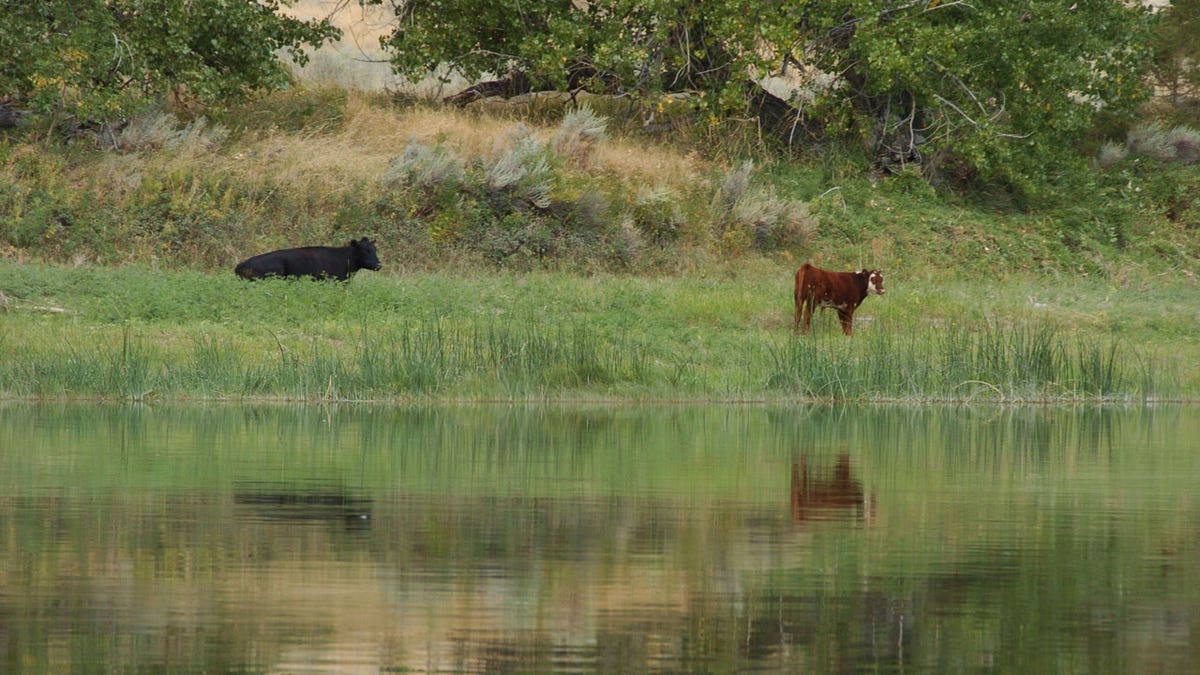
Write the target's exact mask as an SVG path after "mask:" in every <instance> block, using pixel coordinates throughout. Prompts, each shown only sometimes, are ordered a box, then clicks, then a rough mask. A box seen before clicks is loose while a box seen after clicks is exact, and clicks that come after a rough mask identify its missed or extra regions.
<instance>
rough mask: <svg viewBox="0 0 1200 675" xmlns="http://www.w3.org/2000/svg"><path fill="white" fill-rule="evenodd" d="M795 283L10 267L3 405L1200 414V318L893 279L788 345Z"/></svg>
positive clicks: (1088, 289)
mask: <svg viewBox="0 0 1200 675" xmlns="http://www.w3.org/2000/svg"><path fill="white" fill-rule="evenodd" d="M790 272H791V270H790V267H785V266H782V265H778V264H774V263H770V262H766V261H758V262H756V263H747V264H745V265H743V266H741V267H738V266H734V265H730V266H728V267H726V268H724V269H723V270H716V271H714V273H712V274H709V275H706V276H703V277H700V278H690V279H685V278H679V277H665V278H645V277H627V276H593V277H580V276H576V275H570V274H566V273H531V274H518V273H507V272H494V273H490V274H483V273H479V274H470V275H465V276H459V275H450V274H407V275H390V274H387V273H386V272H383V273H376V274H372V273H368V272H362V273H360V274H359V275H358V276H356V277H355V278H354V279H353V280H352V281H351V282H350V283H347V284H336V283H315V282H308V281H299V282H292V281H278V280H271V281H266V282H259V283H248V282H244V281H242V280H240V279H237V278H236V277H235V276H234V275H233V274H232V273H230V272H222V273H215V274H205V273H201V272H192V271H163V270H152V269H149V268H144V267H136V266H133V267H120V268H106V267H93V266H81V267H73V268H68V267H58V266H46V265H22V264H14V263H0V291H3V292H4V294H5V295H6V296H7V298H8V310H7V312H6V313H5V314H4V315H2V318H0V350H3V353H4V354H5V355H6V358H5V359H3V360H2V361H0V394H2V395H3V396H5V397H8V398H16V399H46V398H50V399H60V398H101V399H123V400H154V399H179V400H213V399H234V400H241V399H246V400H257V399H283V400H302V401H366V400H374V401H412V400H444V401H462V400H470V401H481V400H504V401H509V400H511V401H531V400H533V401H536V400H605V401H607V400H616V401H638V400H695V401H892V400H901V401H980V400H989V401H994V400H1001V401H1143V400H1180V399H1186V400H1195V399H1197V398H1198V396H1197V394H1198V392H1200V372H1198V368H1197V365H1196V364H1198V363H1200V346H1198V345H1197V339H1196V337H1194V336H1193V335H1192V332H1193V329H1192V327H1193V326H1194V321H1195V317H1196V316H1197V313H1198V312H1200V301H1195V300H1189V298H1193V297H1195V293H1194V292H1193V291H1191V289H1190V282H1189V281H1186V280H1180V279H1177V278H1173V277H1163V278H1160V279H1158V280H1157V283H1155V284H1154V285H1152V286H1150V287H1148V288H1146V287H1143V286H1138V287H1136V288H1134V287H1131V286H1126V287H1121V286H1117V285H1110V284H1095V283H1090V282H1088V280H1086V279H1082V280H1080V281H1077V282H1075V283H1073V284H1067V283H1058V284H1057V285H1044V284H1043V283H1042V282H1041V280H1040V279H1039V278H1036V277H1029V278H1016V279H1010V280H1006V281H1005V282H1003V283H997V284H994V285H990V286H984V285H981V284H978V283H968V282H947V283H936V282H933V281H926V280H920V279H913V280H909V279H904V278H902V277H898V276H892V277H890V278H889V279H888V280H887V287H888V294H887V295H885V296H882V297H872V298H870V299H868V300H867V301H866V302H865V303H864V304H863V306H862V307H861V308H860V309H859V312H858V314H857V317H856V319H857V322H856V331H855V335H854V336H853V337H852V338H845V337H844V336H842V335H841V332H840V330H839V329H838V327H837V325H836V320H835V318H834V316H833V315H832V313H828V312H826V313H818V314H817V315H816V316H815V317H814V331H813V334H812V335H811V336H809V337H805V338H802V337H797V336H795V335H794V334H793V332H792V329H791V314H792V307H791V300H790V290H791V289H790V283H791V273H790Z"/></svg>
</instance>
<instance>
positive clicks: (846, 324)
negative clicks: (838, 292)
mask: <svg viewBox="0 0 1200 675" xmlns="http://www.w3.org/2000/svg"><path fill="white" fill-rule="evenodd" d="M837 312H838V318H839V319H841V320H842V332H843V333H845V334H846V335H850V334H851V333H853V332H854V312H853V311H851V310H848V309H842V308H840V307H839V308H838V311H837Z"/></svg>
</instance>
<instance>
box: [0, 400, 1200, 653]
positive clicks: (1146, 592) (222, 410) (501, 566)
mask: <svg viewBox="0 0 1200 675" xmlns="http://www.w3.org/2000/svg"><path fill="white" fill-rule="evenodd" d="M864 670H865V671H875V672H878V671H883V672H912V673H925V672H936V671H942V672H944V671H954V672H962V671H965V672H1001V673H1050V672H1054V673H1072V672H1079V673H1104V672H1113V673H1150V672H1170V673H1178V672H1188V671H1191V672H1197V671H1200V410H1197V409H1196V408H1190V407H1161V408H1144V407H1133V408H1094V407H1091V408H1053V407H1050V408H1003V407H977V406H972V407H946V408H937V407H919V408H898V407H897V408H891V407H871V408H782V407H734V406H721V407H653V406H629V407H612V408H608V407H595V408H587V407H583V408H567V407H528V408H527V407H504V406H495V407H486V406H459V407H430V408H403V409H398V408H373V407H334V408H324V407H282V406H279V407H245V406H214V407H203V406H196V407H172V406H154V407H119V406H90V405H37V406H34V405H9V406H6V407H0V672H5V673H8V672H12V673H39V672H95V671H117V672H141V671H155V672H171V673H177V672H286V673H291V672H469V673H473V672H572V671H575V672H613V673H637V672H663V671H672V672H714V673H725V672H746V671H762V672H805V673H822V672H850V671H864Z"/></svg>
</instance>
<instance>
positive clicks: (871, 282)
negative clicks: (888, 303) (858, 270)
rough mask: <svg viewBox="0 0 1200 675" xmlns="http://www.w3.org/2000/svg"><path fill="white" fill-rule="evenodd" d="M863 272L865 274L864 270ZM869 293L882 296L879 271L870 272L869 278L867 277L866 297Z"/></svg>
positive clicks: (881, 281)
mask: <svg viewBox="0 0 1200 675" xmlns="http://www.w3.org/2000/svg"><path fill="white" fill-rule="evenodd" d="M863 271H864V272H865V271H866V270H863ZM871 293H875V294H877V295H883V274H881V273H880V272H879V270H871V271H870V274H869V276H867V295H870V294H871Z"/></svg>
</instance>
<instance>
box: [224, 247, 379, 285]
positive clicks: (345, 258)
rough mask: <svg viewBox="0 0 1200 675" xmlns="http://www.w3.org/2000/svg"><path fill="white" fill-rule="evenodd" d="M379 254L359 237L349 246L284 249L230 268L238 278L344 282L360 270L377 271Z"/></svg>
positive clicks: (244, 261) (257, 256)
mask: <svg viewBox="0 0 1200 675" xmlns="http://www.w3.org/2000/svg"><path fill="white" fill-rule="evenodd" d="M380 267H381V265H380V264H379V255H378V254H377V253H376V252H375V242H373V241H371V240H370V239H367V238H366V237H363V238H362V239H359V240H358V241H353V240H351V241H350V245H349V246H305V247H303V248H285V249H283V250H281V251H271V252H270V253H263V254H261V255H256V256H254V257H253V258H247V259H246V260H243V261H242V262H240V263H238V266H237V267H235V268H233V271H234V272H236V273H237V275H238V276H239V277H243V278H246V279H261V278H263V277H272V276H273V277H304V276H307V277H312V278H314V279H337V280H338V281H345V280H346V279H348V278H350V275H352V274H354V273H355V272H357V271H358V270H360V269H364V268H365V269H369V270H377V269H379V268H380Z"/></svg>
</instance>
